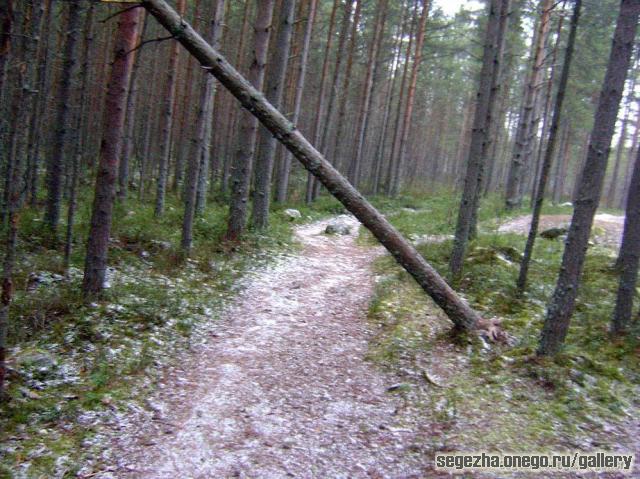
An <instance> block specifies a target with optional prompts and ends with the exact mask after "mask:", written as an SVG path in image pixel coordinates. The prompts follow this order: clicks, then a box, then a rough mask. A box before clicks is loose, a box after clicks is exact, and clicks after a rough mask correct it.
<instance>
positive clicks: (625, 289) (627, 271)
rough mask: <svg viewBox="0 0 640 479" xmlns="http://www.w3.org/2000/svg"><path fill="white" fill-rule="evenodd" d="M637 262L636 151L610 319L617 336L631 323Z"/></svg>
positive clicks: (639, 199) (639, 198)
mask: <svg viewBox="0 0 640 479" xmlns="http://www.w3.org/2000/svg"><path fill="white" fill-rule="evenodd" d="M639 262H640V150H639V151H638V153H637V156H636V161H635V166H634V168H633V175H632V176H631V182H630V184H629V193H628V195H627V209H626V217H625V220H624V232H623V234H622V245H621V246H620V254H619V256H618V262H617V265H618V267H619V269H620V286H619V287H618V295H617V298H616V307H615V310H614V312H613V318H612V320H611V333H612V334H614V335H618V334H621V333H624V332H626V331H627V330H628V329H629V326H630V323H631V314H632V310H633V297H634V295H635V291H636V282H637V280H638V264H639Z"/></svg>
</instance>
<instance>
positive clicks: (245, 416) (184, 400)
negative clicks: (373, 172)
mask: <svg viewBox="0 0 640 479" xmlns="http://www.w3.org/2000/svg"><path fill="white" fill-rule="evenodd" d="M350 221H351V222H352V223H353V225H354V228H353V234H351V235H348V236H340V237H327V236H326V235H323V234H321V233H322V231H323V230H324V227H325V226H326V222H318V223H314V224H311V225H306V226H302V227H299V228H298V229H297V230H296V235H297V237H298V239H299V240H300V241H301V242H302V243H303V245H304V248H303V249H302V251H301V252H300V253H299V254H296V255H293V256H289V257H287V258H285V259H283V260H282V261H280V262H279V263H277V264H276V265H275V266H274V265H271V266H270V267H267V268H264V269H262V270H260V271H258V272H257V273H256V274H255V275H254V276H253V277H252V278H251V279H250V280H249V281H248V282H247V285H246V288H245V289H243V291H242V292H241V293H240V294H239V296H238V297H237V298H236V300H235V301H234V304H233V305H232V306H231V307H230V308H229V309H228V311H227V312H226V313H225V317H224V318H223V320H222V323H221V324H222V325H223V326H221V330H220V331H219V332H216V333H215V334H213V337H212V338H211V339H210V340H209V341H208V342H207V343H206V344H205V345H204V346H203V347H202V348H200V350H198V351H196V352H195V353H194V354H192V355H190V356H189V358H188V359H187V361H186V362H184V363H183V364H180V365H179V366H176V368H175V370H173V371H172V372H170V373H168V374H167V376H166V377H165V379H164V380H163V381H162V383H161V384H159V385H158V393H157V397H154V398H150V403H151V404H153V405H154V406H153V407H154V409H155V413H153V415H151V417H150V414H149V413H145V414H146V416H145V415H144V414H143V415H141V416H140V418H138V419H137V420H135V419H134V420H131V421H130V424H129V425H128V426H126V427H124V430H123V431H121V432H119V433H118V434H119V436H118V437H116V438H114V439H113V440H112V441H113V443H112V444H111V445H110V451H109V454H108V455H109V456H110V457H111V458H112V459H111V460H112V461H113V463H112V467H111V468H110V470H109V472H103V473H102V474H100V475H97V476H95V477H102V478H106V477H126V478H154V479H161V478H172V479H174V478H178V477H180V478H226V477H241V478H244V477H246V478H254V477H255V478H279V477H298V478H329V477H331V478H339V477H345V478H346V477H350V478H359V477H362V478H365V477H370V478H383V477H403V478H410V477H424V471H425V469H426V467H427V463H428V462H429V458H427V457H425V456H424V455H422V454H417V453H416V452H414V451H413V450H412V449H411V443H412V441H415V439H416V437H415V434H414V433H413V432H412V431H411V430H408V429H404V428H403V427H402V426H401V425H399V424H398V422H399V421H400V419H399V416H401V415H397V411H398V409H399V408H401V407H402V401H401V400H400V399H399V398H398V397H397V396H395V395H393V394H390V393H388V392H387V388H388V387H389V386H390V385H392V384H394V382H397V378H394V377H391V376H387V375H385V374H384V373H382V372H380V371H379V370H376V369H375V368H374V367H373V366H372V365H371V364H369V363H368V362H366V361H365V354H366V352H367V344H368V340H369V339H370V338H371V335H372V331H370V329H369V326H368V325H367V322H366V312H367V306H368V302H369V300H370V298H371V295H372V292H373V284H374V279H373V274H372V273H371V271H370V266H371V263H372V261H373V260H374V259H375V258H376V257H377V256H378V255H379V254H381V249H377V248H365V247H360V246H358V245H356V243H355V237H356V236H357V224H358V223H357V222H356V220H355V219H352V220H350Z"/></svg>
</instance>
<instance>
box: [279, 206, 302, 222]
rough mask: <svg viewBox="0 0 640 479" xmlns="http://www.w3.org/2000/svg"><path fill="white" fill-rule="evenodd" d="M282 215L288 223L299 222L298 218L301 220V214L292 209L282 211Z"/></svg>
mask: <svg viewBox="0 0 640 479" xmlns="http://www.w3.org/2000/svg"><path fill="white" fill-rule="evenodd" d="M283 214H284V215H285V216H286V217H287V219H288V220H289V221H295V220H299V219H300V218H302V213H300V212H299V211H298V210H294V209H292V208H289V209H286V210H284V211H283Z"/></svg>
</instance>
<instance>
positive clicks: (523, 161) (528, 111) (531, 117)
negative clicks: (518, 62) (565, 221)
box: [505, 0, 553, 209]
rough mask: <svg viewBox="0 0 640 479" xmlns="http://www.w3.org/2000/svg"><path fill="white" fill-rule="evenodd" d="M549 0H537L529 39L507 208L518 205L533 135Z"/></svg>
mask: <svg viewBox="0 0 640 479" xmlns="http://www.w3.org/2000/svg"><path fill="white" fill-rule="evenodd" d="M552 5H553V0H541V1H540V21H539V23H538V29H537V31H536V38H535V41H534V42H533V52H532V60H531V72H530V73H529V77H528V79H527V85H526V90H525V94H524V97H523V103H522V109H521V112H520V120H519V122H518V130H517V132H516V140H515V145H514V148H513V157H512V160H511V166H510V168H509V176H508V179H507V188H506V197H505V198H506V201H505V205H506V208H507V209H514V208H518V207H520V206H521V205H522V185H523V182H524V173H525V171H526V166H527V162H528V161H529V159H530V158H529V157H530V154H531V148H532V144H533V138H534V137H535V125H536V124H537V119H536V118H535V116H536V111H535V110H536V100H537V97H538V94H537V92H538V85H539V84H540V76H541V73H542V64H543V62H544V44H545V40H546V37H547V34H548V32H549V16H550V14H551V9H552V8H553V7H552Z"/></svg>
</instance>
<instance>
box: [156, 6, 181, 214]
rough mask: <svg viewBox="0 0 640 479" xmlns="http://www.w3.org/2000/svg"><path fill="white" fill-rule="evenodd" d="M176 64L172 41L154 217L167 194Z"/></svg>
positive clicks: (161, 208) (161, 212) (175, 46)
mask: <svg viewBox="0 0 640 479" xmlns="http://www.w3.org/2000/svg"><path fill="white" fill-rule="evenodd" d="M185 3H186V0H177V3H176V6H177V10H178V13H179V14H180V15H181V16H184V10H185ZM177 66H178V44H177V42H174V43H173V46H172V49H171V54H170V57H169V68H168V69H167V82H166V84H165V93H164V98H163V101H164V106H163V111H162V133H161V137H160V151H159V152H158V159H159V161H160V164H159V167H158V179H157V183H156V205H155V212H154V213H155V215H156V217H158V216H162V215H163V214H164V202H165V196H166V194H167V182H168V176H169V158H170V156H171V131H172V129H173V117H174V111H173V110H174V103H175V98H176V73H177V72H176V70H177Z"/></svg>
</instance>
